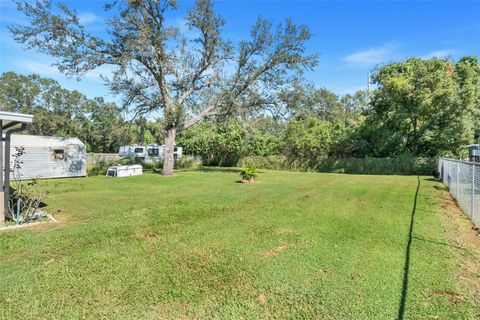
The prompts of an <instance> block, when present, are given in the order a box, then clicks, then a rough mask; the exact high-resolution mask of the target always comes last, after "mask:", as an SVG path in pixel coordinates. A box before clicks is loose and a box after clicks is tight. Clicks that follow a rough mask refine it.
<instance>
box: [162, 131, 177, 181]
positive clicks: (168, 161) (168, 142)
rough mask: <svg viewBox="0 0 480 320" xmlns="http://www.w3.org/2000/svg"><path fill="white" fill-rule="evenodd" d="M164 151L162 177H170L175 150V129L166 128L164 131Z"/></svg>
mask: <svg viewBox="0 0 480 320" xmlns="http://www.w3.org/2000/svg"><path fill="white" fill-rule="evenodd" d="M164 132H165V142H164V143H165V149H164V152H163V172H162V174H163V175H164V176H171V175H173V165H174V163H175V159H174V157H173V154H174V149H175V138H176V135H177V129H176V128H168V129H165V131H164Z"/></svg>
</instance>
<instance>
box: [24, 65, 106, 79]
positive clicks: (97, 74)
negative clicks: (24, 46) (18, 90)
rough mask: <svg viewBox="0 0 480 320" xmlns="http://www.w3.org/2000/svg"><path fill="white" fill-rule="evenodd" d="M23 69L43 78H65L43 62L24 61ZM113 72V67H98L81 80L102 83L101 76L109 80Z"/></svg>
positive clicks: (53, 67)
mask: <svg viewBox="0 0 480 320" xmlns="http://www.w3.org/2000/svg"><path fill="white" fill-rule="evenodd" d="M23 67H24V68H25V69H26V70H27V71H28V72H31V73H37V74H39V75H41V76H44V77H59V76H62V77H66V76H65V75H64V74H63V73H61V72H60V71H59V70H58V68H57V67H55V66H52V65H49V64H47V63H43V62H37V61H32V60H24V61H23ZM114 70H115V67H114V66H107V65H105V66H100V67H98V68H96V69H94V70H91V71H89V72H88V73H86V74H85V75H84V76H83V77H81V78H83V79H86V80H93V81H96V82H99V83H103V79H102V78H101V76H102V75H103V76H106V77H107V78H110V75H111V74H112V72H113V71H114ZM73 78H75V77H73Z"/></svg>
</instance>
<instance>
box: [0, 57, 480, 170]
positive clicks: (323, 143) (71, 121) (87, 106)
mask: <svg viewBox="0 0 480 320" xmlns="http://www.w3.org/2000/svg"><path fill="white" fill-rule="evenodd" d="M0 83H1V87H0V103H1V104H2V106H3V108H4V110H7V111H18V112H26V113H33V114H34V115H35V121H34V124H33V125H32V126H31V127H30V128H29V133H31V134H44V135H67V136H77V137H79V138H80V139H82V140H83V141H84V142H85V143H86V144H87V146H88V150H89V151H92V152H117V151H118V147H119V146H120V145H122V144H130V143H152V142H158V143H162V141H155V138H154V137H158V136H161V134H160V135H159V133H160V132H159V130H160V129H159V128H161V127H162V126H161V121H162V120H161V119H159V120H156V121H147V120H146V119H145V118H143V117H140V118H136V119H135V120H132V121H127V119H128V118H125V117H124V115H123V114H122V109H121V108H120V107H118V106H117V105H115V104H113V103H107V102H105V101H104V100H103V99H102V98H96V99H93V100H92V99H87V98H86V97H85V96H84V95H83V94H81V93H79V92H77V91H69V90H65V89H63V88H61V87H60V86H59V85H58V83H57V82H56V81H54V80H51V79H43V78H40V77H38V76H36V75H31V76H22V75H17V74H15V73H12V72H8V73H4V74H3V75H2V76H1V78H0ZM372 87H373V89H372V90H371V91H370V92H369V93H367V92H366V91H358V92H356V93H355V94H352V95H345V96H338V95H336V94H334V93H332V92H330V91H328V90H326V89H323V88H316V87H315V86H313V85H311V84H309V83H306V82H305V81H301V80H299V81H296V82H294V83H292V84H291V86H289V87H288V88H285V89H284V90H281V91H280V92H279V93H278V94H277V95H276V97H275V99H274V102H271V103H270V104H269V105H267V106H264V108H262V109H261V110H258V111H256V112H255V111H253V112H249V113H248V114H237V115H236V116H230V117H228V118H218V117H217V118H214V119H209V120H207V121H204V122H202V123H200V124H198V125H196V126H194V127H193V128H191V129H189V130H186V131H184V132H182V133H181V135H180V137H179V139H178V141H177V144H178V145H181V146H183V148H184V153H185V154H191V155H196V156H199V157H201V158H202V160H203V162H204V164H206V165H222V166H232V165H238V164H240V163H244V162H245V161H247V160H248V161H250V162H255V163H256V164H257V166H258V167H265V168H267V167H268V168H279V169H280V168H289V169H296V170H317V171H339V172H342V171H343V172H360V173H361V172H364V171H368V170H370V171H374V172H372V173H375V172H377V171H378V173H382V171H389V170H390V171H395V172H404V171H405V172H407V171H410V172H417V171H418V170H421V171H422V172H424V171H428V170H430V169H432V168H433V165H432V162H431V161H428V160H426V159H428V158H434V157H437V156H454V157H459V156H465V155H466V152H467V150H466V148H465V147H466V146H467V145H469V144H472V143H475V142H476V139H477V138H478V136H479V134H480V117H479V116H480V64H479V61H478V57H463V58H461V59H460V60H458V61H452V60H449V59H436V58H433V59H430V60H423V59H409V60H406V61H403V62H398V63H392V64H389V65H385V66H382V67H379V68H377V69H375V70H374V72H373V74H372ZM157 139H158V138H157ZM356 158H366V159H368V161H367V160H364V161H361V163H360V162H359V161H358V160H355V159H356ZM373 158H392V159H402V160H401V162H399V160H389V161H383V162H378V161H375V160H373ZM339 159H342V160H339ZM407 159H408V160H407ZM385 166H387V167H388V168H390V169H388V168H385ZM402 166H403V167H402ZM412 168H414V169H412ZM415 168H417V169H418V170H417V169H415ZM419 168H421V169H419ZM367 169H368V170H367ZM412 170H413V171H412ZM415 170H417V171H415Z"/></svg>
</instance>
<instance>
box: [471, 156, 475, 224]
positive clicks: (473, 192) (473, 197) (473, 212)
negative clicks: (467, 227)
mask: <svg viewBox="0 0 480 320" xmlns="http://www.w3.org/2000/svg"><path fill="white" fill-rule="evenodd" d="M471 205H472V212H471V214H472V221H475V164H472V204H471Z"/></svg>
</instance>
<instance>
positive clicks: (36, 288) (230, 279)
mask: <svg viewBox="0 0 480 320" xmlns="http://www.w3.org/2000/svg"><path fill="white" fill-rule="evenodd" d="M238 179H239V176H238V173H237V172H236V170H232V169H228V168H225V169H220V170H216V169H211V168H206V169H202V170H198V171H182V172H177V174H176V176H174V177H171V178H162V177H160V176H158V175H154V174H145V175H143V176H137V177H130V178H123V179H120V178H118V179H109V178H106V177H92V178H82V179H65V180H51V181H49V182H48V185H49V187H50V189H51V194H50V196H49V198H48V200H47V204H48V207H47V209H48V210H50V212H52V213H53V214H55V215H56V217H57V218H58V219H60V221H61V222H60V223H59V224H52V225H43V226H40V227H38V228H34V229H30V230H21V231H16V232H8V233H5V232H4V233H0V270H1V279H2V280H1V281H0V316H2V317H3V318H8V319H12V318H49V319H65V318H82V317H84V318H102V317H105V318H125V319H126V318H146V319H158V318H197V317H200V318H218V319H225V318H297V319H298V318H310V319H313V318H315V319H318V318H322V319H395V318H397V317H399V314H400V310H399V305H400V308H401V307H402V304H403V311H402V315H401V316H402V318H403V317H404V318H405V319H422V318H435V317H439V318H442V319H477V318H478V317H479V316H480V311H479V308H478V304H479V302H480V300H479V295H478V292H477V291H475V287H474V283H475V281H476V280H477V281H478V280H479V279H480V275H477V276H478V278H474V277H475V275H472V274H469V275H468V277H469V281H466V280H465V281H463V280H461V279H462V277H460V272H461V271H460V270H459V265H460V264H461V263H462V261H463V260H464V259H465V258H466V257H470V256H472V255H474V254H476V253H475V252H474V249H472V247H470V246H468V245H467V244H463V245H462V246H456V245H454V244H455V239H454V232H453V230H452V227H451V226H452V224H453V222H452V221H451V217H449V216H448V215H447V214H445V208H442V207H441V205H440V202H439V200H438V198H439V195H445V194H446V191H445V190H443V189H442V187H441V185H440V184H439V183H437V182H435V181H432V180H431V179H427V178H422V177H420V187H419V188H418V195H417V197H416V189H417V177H411V176H365V175H363V176H359V175H335V174H318V173H293V172H276V171H267V170H262V171H261V172H260V175H259V182H258V183H257V184H255V185H244V184H238V183H235V181H236V180H238ZM415 197H416V198H417V199H416V202H415V201H414V200H415ZM414 204H416V211H415V212H416V213H415V221H414V228H413V231H412V235H411V237H410V236H409V233H410V230H411V223H412V217H413V216H412V209H413V206H414ZM462 228H463V229H464V230H463V229H461V230H460V231H461V232H470V230H468V228H467V227H466V226H463V227H462ZM456 231H459V230H458V228H457V229H456ZM419 239H422V240H419ZM409 242H410V244H409ZM439 243H440V244H439ZM407 245H409V246H410V247H409V257H408V259H409V261H408V285H407V287H406V288H405V284H404V281H405V280H404V279H405V269H404V267H405V263H406V260H405V259H406V255H405V253H406V248H407ZM462 276H465V275H462ZM472 277H473V278H472ZM470 280H472V281H470ZM402 293H404V295H405V296H404V297H403V298H402ZM402 299H404V301H403V302H402Z"/></svg>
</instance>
